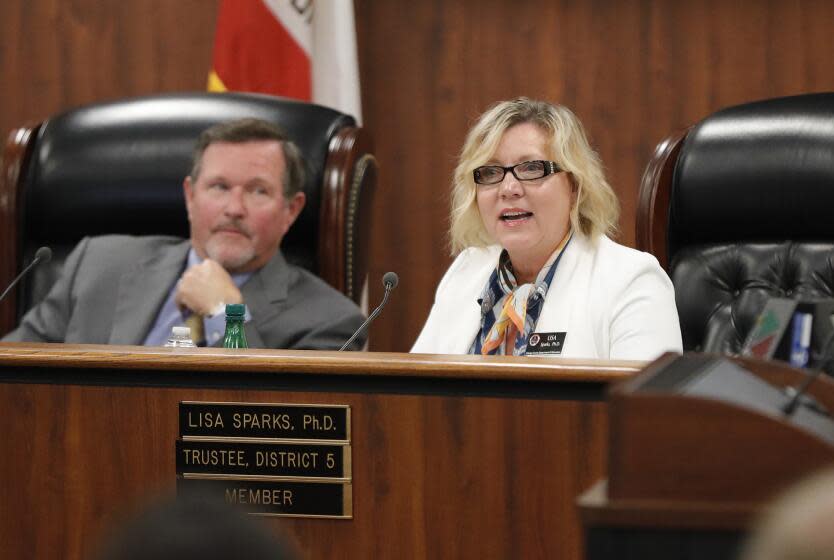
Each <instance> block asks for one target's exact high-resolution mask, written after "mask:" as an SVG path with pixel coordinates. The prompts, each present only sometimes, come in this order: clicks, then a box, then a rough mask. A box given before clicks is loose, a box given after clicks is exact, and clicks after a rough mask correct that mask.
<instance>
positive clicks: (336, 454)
mask: <svg viewBox="0 0 834 560" xmlns="http://www.w3.org/2000/svg"><path fill="white" fill-rule="evenodd" d="M179 419H180V437H179V439H177V440H176V442H175V443H174V445H175V451H176V466H177V491H178V492H189V491H192V490H197V491H199V492H200V493H201V494H203V495H206V496H207V497H208V498H209V499H216V500H218V501H222V502H225V503H228V504H235V505H238V506H240V507H242V508H243V510H244V511H247V512H249V513H252V514H255V515H281V516H295V517H328V518H342V519H345V518H348V519H350V518H353V484H352V463H351V445H350V438H351V433H350V407H349V406H346V405H326V404H323V405H318V404H289V403H280V404H262V403H218V402H187V401H186V402H181V403H179Z"/></svg>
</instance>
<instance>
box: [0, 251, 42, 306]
mask: <svg viewBox="0 0 834 560" xmlns="http://www.w3.org/2000/svg"><path fill="white" fill-rule="evenodd" d="M51 259H52V249H50V248H49V247H41V248H40V249H38V250H37V251H35V258H33V259H32V262H30V263H29V266H27V267H26V268H24V269H23V272H21V273H20V274H18V275H17V277H16V278H15V279H14V280H12V283H11V284H9V286H8V287H7V288H6V289H5V290H4V291H3V294H2V295H0V301H3V299H5V297H6V294H8V293H9V292H10V291H11V289H12V288H14V287H15V286H16V285H17V283H18V282H19V281H20V279H21V278H23V277H24V276H25V275H26V273H27V272H29V271H30V270H32V268H34V267H35V265H36V264H38V263H41V262H45V263H47V262H49V261H50V260H51Z"/></svg>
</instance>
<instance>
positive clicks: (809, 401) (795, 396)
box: [782, 331, 834, 416]
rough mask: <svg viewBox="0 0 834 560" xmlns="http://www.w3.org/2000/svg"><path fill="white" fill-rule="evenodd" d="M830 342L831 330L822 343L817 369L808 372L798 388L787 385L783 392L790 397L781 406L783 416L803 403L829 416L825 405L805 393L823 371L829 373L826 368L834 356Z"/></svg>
mask: <svg viewBox="0 0 834 560" xmlns="http://www.w3.org/2000/svg"><path fill="white" fill-rule="evenodd" d="M832 344H834V331H831V334H829V335H828V338H827V339H826V340H825V342H824V343H823V345H822V351H821V352H820V354H819V359H818V363H817V369H815V370H814V371H812V372H811V373H809V374H808V376H807V377H806V378H805V381H803V382H802V385H800V386H799V387H798V388H794V387H787V388H786V389H785V393H786V394H787V396H788V398H789V399H790V400H789V401H788V402H787V403H785V405H784V406H783V407H782V413H783V414H784V415H785V416H790V415H791V414H793V413H794V412H795V411H796V409H797V407H798V406H799V405H800V404H804V405H805V406H807V407H808V408H810V409H811V410H814V411H815V412H818V413H820V414H823V415H825V416H829V413H828V411H827V410H826V409H825V407H824V406H822V405H821V404H819V403H818V402H817V400H816V399H814V398H812V397H810V396H808V395H806V393H807V392H808V388H809V387H810V386H811V383H813V382H814V381H816V380H817V378H818V377H819V376H820V375H822V374H823V373H831V372H829V371H828V369H829V367H830V366H831V362H832V359H833V358H834V357H832V355H831V350H832V348H831V346H832Z"/></svg>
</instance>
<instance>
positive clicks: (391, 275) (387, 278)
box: [339, 272, 400, 352]
mask: <svg viewBox="0 0 834 560" xmlns="http://www.w3.org/2000/svg"><path fill="white" fill-rule="evenodd" d="M399 283H400V277H399V276H397V273H396V272H386V273H385V274H383V275H382V285H383V286H385V293H384V294H383V295H382V303H380V304H379V305H378V306H377V308H376V309H374V310H373V312H372V313H371V314H370V315H368V318H367V319H365V322H364V323H362V324H361V325H359V328H358V329H356V332H355V333H353V335H352V336H351V337H350V338H349V339H348V341H347V342H345V343H344V344H342V347H341V348H339V352H341V351H342V350H344V349H345V348H347V347H348V345H349V344H350V343H351V342H353V340H354V339H355V338H356V337H357V336H359V335H360V334H361V333H362V332H363V331H364V330H365V329H367V328H368V325H370V324H371V321H373V320H374V319H376V316H377V315H379V312H380V311H382V308H383V307H385V304H386V303H387V302H388V296H389V295H391V291H392V290H393V289H394V288H396V287H397V284H399Z"/></svg>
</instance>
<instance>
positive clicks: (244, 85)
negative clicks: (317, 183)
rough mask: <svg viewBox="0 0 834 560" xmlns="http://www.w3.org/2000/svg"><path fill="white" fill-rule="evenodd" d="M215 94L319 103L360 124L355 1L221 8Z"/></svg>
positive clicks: (230, 1) (268, 1)
mask: <svg viewBox="0 0 834 560" xmlns="http://www.w3.org/2000/svg"><path fill="white" fill-rule="evenodd" d="M208 89H209V91H251V92H256V93H269V94H272V95H281V96H285V97H293V98H296V99H301V100H304V101H313V102H314V103H319V104H321V105H326V106H328V107H332V108H334V109H338V110H339V111H342V112H344V113H347V114H349V115H353V116H354V117H356V119H357V121H360V122H361V119H362V106H361V103H360V98H359V68H358V65H357V62H356V30H355V27H354V19H353V2H352V0H221V2H220V9H219V11H218V17H217V33H216V34H215V38H214V56H213V60H212V70H211V73H210V74H209V80H208Z"/></svg>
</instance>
